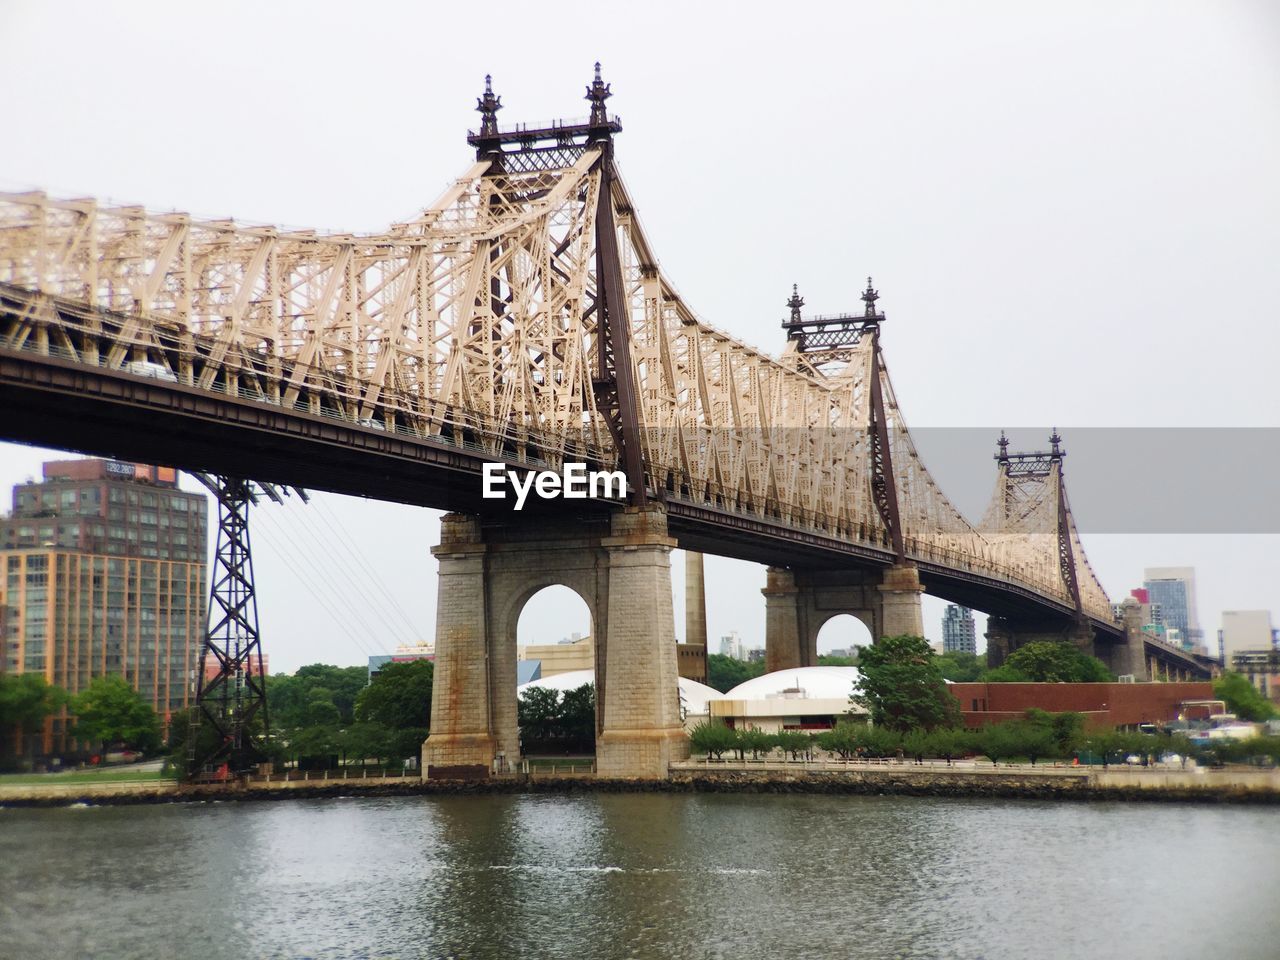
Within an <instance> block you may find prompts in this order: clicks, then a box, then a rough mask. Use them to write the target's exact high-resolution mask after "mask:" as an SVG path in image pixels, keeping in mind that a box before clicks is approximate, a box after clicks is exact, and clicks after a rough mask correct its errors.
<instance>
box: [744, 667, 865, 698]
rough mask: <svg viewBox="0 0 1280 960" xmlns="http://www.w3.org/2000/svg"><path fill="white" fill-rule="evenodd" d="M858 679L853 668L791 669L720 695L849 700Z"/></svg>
mask: <svg viewBox="0 0 1280 960" xmlns="http://www.w3.org/2000/svg"><path fill="white" fill-rule="evenodd" d="M861 679H862V674H860V673H859V672H858V668H857V667H793V668H791V669H790V670H775V671H774V672H773V673H766V674H764V675H763V676H759V677H752V678H751V679H750V680H744V681H742V683H740V684H738V685H737V686H736V687H734V688H733V689H732V690H730V691H729V692H728V693H726V694H725V695H724V698H725V699H726V700H771V699H775V698H779V699H786V700H835V699H841V698H843V699H845V700H848V699H849V694H851V693H853V685H854V684H855V683H857V682H858V681H859V680H861Z"/></svg>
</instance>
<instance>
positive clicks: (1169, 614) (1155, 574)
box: [1142, 567, 1207, 652]
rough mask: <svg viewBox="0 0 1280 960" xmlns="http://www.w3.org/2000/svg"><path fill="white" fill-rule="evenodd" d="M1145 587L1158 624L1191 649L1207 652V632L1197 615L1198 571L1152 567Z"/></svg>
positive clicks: (1145, 581)
mask: <svg viewBox="0 0 1280 960" xmlns="http://www.w3.org/2000/svg"><path fill="white" fill-rule="evenodd" d="M1142 587H1143V589H1144V590H1146V591H1147V596H1148V597H1149V602H1150V604H1151V607H1152V610H1153V611H1159V620H1158V621H1153V622H1157V623H1159V624H1160V625H1161V626H1163V627H1164V628H1165V632H1166V633H1169V632H1172V631H1174V630H1176V631H1177V635H1178V637H1179V638H1180V639H1181V640H1182V641H1184V642H1185V644H1186V646H1187V647H1188V648H1190V649H1194V650H1200V651H1201V652H1207V651H1204V649H1203V647H1204V631H1203V630H1201V628H1200V622H1199V618H1198V616H1197V613H1196V571H1195V568H1194V567H1149V568H1148V569H1147V570H1146V571H1145V572H1144V575H1143V580H1142Z"/></svg>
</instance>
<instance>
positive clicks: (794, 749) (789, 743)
mask: <svg viewBox="0 0 1280 960" xmlns="http://www.w3.org/2000/svg"><path fill="white" fill-rule="evenodd" d="M777 741H778V746H779V748H781V750H782V751H783V752H784V753H789V754H791V759H792V760H799V759H800V754H802V753H806V754H807V753H808V752H809V748H810V747H811V746H812V745H813V737H811V736H809V734H807V733H805V732H804V731H802V730H783V731H782V732H781V733H779V734H778V735H777Z"/></svg>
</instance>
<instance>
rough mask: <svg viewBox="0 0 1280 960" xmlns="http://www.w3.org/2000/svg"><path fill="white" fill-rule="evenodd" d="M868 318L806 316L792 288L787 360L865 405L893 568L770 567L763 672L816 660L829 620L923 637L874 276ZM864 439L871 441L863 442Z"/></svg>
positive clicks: (880, 633)
mask: <svg viewBox="0 0 1280 960" xmlns="http://www.w3.org/2000/svg"><path fill="white" fill-rule="evenodd" d="M860 299H861V300H862V303H863V310H862V313H861V314H849V313H845V314H837V315H834V316H813V317H808V318H806V317H804V316H803V315H802V312H801V308H802V307H803V306H804V298H803V297H801V296H800V293H799V290H798V288H797V287H795V286H793V287H792V292H791V297H790V299H788V300H787V302H786V306H787V308H788V310H789V311H790V314H789V317H788V319H786V320H784V321H783V322H782V328H783V329H784V330H785V331H786V334H787V353H786V354H784V360H789V362H791V363H792V364H794V365H795V366H796V368H797V369H799V370H802V371H805V372H808V373H810V374H812V375H814V376H819V377H823V378H826V379H829V380H831V381H833V383H834V385H835V386H836V389H844V390H849V391H857V392H858V394H859V397H860V398H861V401H862V402H863V403H864V404H865V420H864V428H863V430H862V431H859V436H858V437H856V438H855V440H854V441H853V442H857V443H865V444H866V446H867V452H868V457H867V462H868V465H869V468H870V475H869V477H868V478H867V482H868V483H869V485H870V489H871V496H872V501H873V503H874V506H875V509H876V513H877V515H878V517H879V520H880V523H881V525H882V528H883V541H884V546H885V547H886V548H888V551H889V554H890V558H891V561H890V563H889V565H888V566H887V567H886V568H884V569H883V570H881V571H879V572H869V571H865V570H847V571H839V570H830V569H825V570H817V569H806V568H803V567H787V568H784V567H770V568H769V571H768V581H767V583H766V586H765V588H764V590H763V593H764V596H765V609H766V626H765V662H766V668H767V669H768V670H770V671H772V670H782V669H786V668H789V667H799V666H811V665H813V664H816V663H817V662H818V661H817V643H818V631H819V630H821V628H822V625H823V624H824V623H825V622H826V621H827V620H828V619H830V618H831V617H833V616H835V615H837V614H842V613H848V614H852V615H853V616H855V617H857V618H858V619H859V620H861V621H862V622H863V623H864V624H865V625H866V626H867V629H868V630H870V631H871V635H872V637H873V638H875V639H877V640H878V639H879V638H880V637H886V636H896V635H900V634H911V635H915V636H923V634H924V622H923V619H922V615H921V605H920V595H921V593H922V592H923V588H922V587H921V584H920V574H919V570H918V569H917V567H916V565H915V564H914V563H912V562H911V561H910V560H909V558H908V557H907V550H906V537H905V535H904V531H903V524H902V516H901V510H900V506H899V498H898V480H897V476H896V473H895V469H894V458H893V440H894V438H893V431H894V430H895V429H898V427H897V425H895V424H894V423H893V416H892V413H891V411H890V408H889V404H888V403H887V402H886V399H887V398H886V394H887V390H886V385H885V381H886V379H887V376H888V374H887V371H886V370H885V365H884V358H883V356H882V355H881V351H880V326H881V324H882V323H884V320H885V315H884V313H883V312H882V311H880V310H879V309H877V307H876V302H877V301H878V300H879V299H880V292H879V291H878V290H876V289H875V287H874V286H873V285H872V281H871V278H870V277H867V287H866V289H865V290H864V291H863V292H862V295H861V298H860ZM864 438H865V439H864Z"/></svg>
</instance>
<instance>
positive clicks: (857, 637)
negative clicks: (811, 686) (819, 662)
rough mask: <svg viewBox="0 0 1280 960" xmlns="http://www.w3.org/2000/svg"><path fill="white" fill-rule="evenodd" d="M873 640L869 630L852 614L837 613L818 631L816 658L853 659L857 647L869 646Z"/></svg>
mask: <svg viewBox="0 0 1280 960" xmlns="http://www.w3.org/2000/svg"><path fill="white" fill-rule="evenodd" d="M873 639H874V638H873V637H872V636H871V630H870V629H869V628H868V627H867V625H866V624H865V623H863V622H862V621H861V620H859V619H858V618H857V617H855V616H854V615H853V614H850V613H837V614H836V615H835V616H833V617H829V618H828V619H827V621H826V623H824V624H823V625H822V626H821V628H819V630H818V656H820V657H832V656H835V657H842V656H843V657H854V656H856V655H857V653H856V648H857V647H867V646H870V645H871V643H872V642H873Z"/></svg>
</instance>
